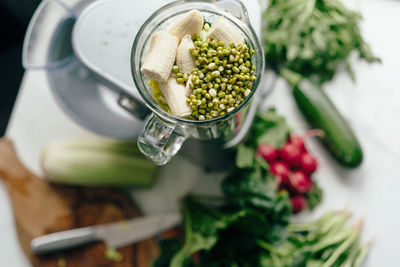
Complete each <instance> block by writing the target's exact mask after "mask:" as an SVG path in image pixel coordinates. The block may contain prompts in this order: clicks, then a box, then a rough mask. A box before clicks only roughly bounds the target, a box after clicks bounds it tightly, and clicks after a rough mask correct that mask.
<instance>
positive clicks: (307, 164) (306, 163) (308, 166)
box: [300, 152, 318, 175]
mask: <svg viewBox="0 0 400 267" xmlns="http://www.w3.org/2000/svg"><path fill="white" fill-rule="evenodd" d="M300 167H301V169H302V170H303V171H305V172H306V173H307V174H308V175H311V174H313V173H314V172H315V171H316V170H317V168H318V162H317V160H316V159H315V158H314V156H313V155H311V154H310V153H308V152H305V153H303V154H302V155H301V159H300Z"/></svg>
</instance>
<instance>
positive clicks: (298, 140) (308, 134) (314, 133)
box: [288, 129, 324, 152]
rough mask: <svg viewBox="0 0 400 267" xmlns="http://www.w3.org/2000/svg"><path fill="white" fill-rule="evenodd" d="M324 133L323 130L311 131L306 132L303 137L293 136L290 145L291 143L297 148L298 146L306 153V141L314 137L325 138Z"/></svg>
mask: <svg viewBox="0 0 400 267" xmlns="http://www.w3.org/2000/svg"><path fill="white" fill-rule="evenodd" d="M323 135H324V133H323V131H321V130H318V129H316V130H310V131H307V132H305V133H304V134H303V135H292V136H291V137H290V139H289V142H288V143H291V144H293V145H295V146H297V147H298V148H299V149H300V150H301V151H302V152H304V151H306V147H305V145H304V140H305V139H306V138H308V137H312V136H320V137H321V136H323Z"/></svg>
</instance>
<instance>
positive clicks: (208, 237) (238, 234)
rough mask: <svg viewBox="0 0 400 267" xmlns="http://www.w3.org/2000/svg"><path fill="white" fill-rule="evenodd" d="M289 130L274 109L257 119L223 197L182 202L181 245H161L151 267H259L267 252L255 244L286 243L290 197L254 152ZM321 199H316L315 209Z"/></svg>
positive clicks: (276, 141)
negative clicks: (280, 187)
mask: <svg viewBox="0 0 400 267" xmlns="http://www.w3.org/2000/svg"><path fill="white" fill-rule="evenodd" d="M290 131H291V129H290V128H289V126H288V125H287V124H286V121H285V119H284V118H283V117H282V116H280V115H278V114H276V112H275V110H269V111H268V112H266V113H264V114H260V115H257V118H256V120H255V122H254V124H253V126H252V135H251V136H252V138H251V140H250V139H249V140H247V141H246V142H245V143H244V144H242V145H241V146H240V147H239V148H238V150H237V151H236V161H235V166H234V167H233V168H232V170H231V171H230V172H229V174H228V176H227V177H226V178H225V179H224V181H223V182H222V185H221V189H222V192H223V193H224V197H221V198H212V199H207V198H199V197H194V196H189V197H187V198H185V200H184V201H183V208H182V210H183V217H184V224H185V230H184V236H185V237H184V242H183V245H182V244H181V241H180V240H179V239H175V240H171V239H170V240H165V241H163V242H162V243H161V248H162V250H161V251H162V254H161V255H160V257H159V258H158V259H157V260H156V262H155V263H154V266H155V267H161V266H170V267H181V266H211V267H212V266H262V265H260V260H261V259H262V258H263V257H264V256H265V255H266V254H268V252H267V251H266V250H265V248H264V247H262V246H260V245H259V242H264V243H265V244H270V245H272V246H276V247H279V246H281V245H283V244H284V243H285V242H287V238H288V234H289V231H288V227H287V226H288V223H289V218H290V215H291V207H290V203H289V197H288V194H287V192H286V191H284V192H280V193H278V190H277V185H276V183H275V178H274V177H273V176H272V174H271V173H270V172H269V170H268V168H269V166H268V164H267V163H266V162H265V161H264V160H263V159H261V158H259V157H258V156H257V155H256V152H255V150H256V147H257V145H258V144H259V143H260V142H268V143H270V144H272V145H274V146H276V147H280V146H282V144H283V143H284V142H285V141H286V140H287V139H288V137H289V134H290ZM210 200H212V202H211V203H210ZM319 200H320V195H319V197H318V198H317V200H316V201H315V199H314V200H313V204H314V205H317V204H318V202H319ZM194 254H196V255H197V260H196V259H194V258H193V255H194Z"/></svg>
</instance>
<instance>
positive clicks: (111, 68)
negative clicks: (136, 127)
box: [72, 0, 169, 98]
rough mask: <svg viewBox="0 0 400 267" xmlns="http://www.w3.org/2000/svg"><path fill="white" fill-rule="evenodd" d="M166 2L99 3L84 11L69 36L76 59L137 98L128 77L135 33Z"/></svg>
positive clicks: (114, 0) (119, 0)
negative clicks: (70, 36)
mask: <svg viewBox="0 0 400 267" xmlns="http://www.w3.org/2000/svg"><path fill="white" fill-rule="evenodd" d="M168 2H169V1H167V0H151V1H141V2H140V4H138V2H137V1H132V0H103V1H96V2H94V3H92V4H91V5H89V6H88V7H86V9H85V10H84V11H83V12H82V13H81V14H80V15H79V17H78V19H77V21H76V23H75V26H74V29H73V33H72V45H73V49H74V52H75V54H76V56H77V57H78V58H79V59H80V61H81V62H82V63H83V64H84V65H85V66H86V67H88V68H89V69H90V70H92V71H93V72H95V73H96V74H98V75H99V76H101V77H103V78H105V79H106V80H108V81H109V82H111V83H113V84H114V85H116V86H117V87H119V88H120V89H122V90H123V91H125V92H126V93H128V94H130V95H133V96H136V97H137V98H140V96H139V93H138V92H137V90H136V88H135V86H134V82H133V80H132V76H131V67H130V56H129V55H130V53H131V48H132V44H133V41H134V39H135V36H136V33H137V32H138V31H139V28H140V27H141V25H142V24H143V23H144V22H145V20H146V19H147V17H149V16H150V15H151V14H152V12H154V10H156V9H158V8H159V7H160V6H162V5H165V4H167V3H168Z"/></svg>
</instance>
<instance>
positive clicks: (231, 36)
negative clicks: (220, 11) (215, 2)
mask: <svg viewBox="0 0 400 267" xmlns="http://www.w3.org/2000/svg"><path fill="white" fill-rule="evenodd" d="M209 37H210V38H211V39H215V40H218V41H222V42H224V44H225V46H229V45H230V44H232V43H233V44H235V45H243V44H244V38H243V36H242V34H241V33H240V31H239V30H238V28H237V27H236V26H235V25H234V24H233V23H232V22H230V21H229V20H227V19H226V18H224V17H222V16H220V17H218V18H217V20H216V21H215V22H214V24H213V25H212V26H211V29H210V34H209Z"/></svg>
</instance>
